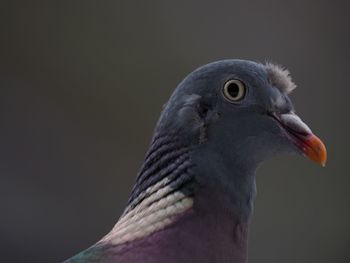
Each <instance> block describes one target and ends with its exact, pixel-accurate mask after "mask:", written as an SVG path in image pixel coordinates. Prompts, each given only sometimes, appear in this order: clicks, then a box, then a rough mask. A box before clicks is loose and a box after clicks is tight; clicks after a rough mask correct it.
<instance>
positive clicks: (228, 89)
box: [223, 79, 246, 102]
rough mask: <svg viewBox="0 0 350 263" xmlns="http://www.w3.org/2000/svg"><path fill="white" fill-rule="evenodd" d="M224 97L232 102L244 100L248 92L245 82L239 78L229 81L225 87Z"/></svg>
mask: <svg viewBox="0 0 350 263" xmlns="http://www.w3.org/2000/svg"><path fill="white" fill-rule="evenodd" d="M223 94H224V97H225V98H226V99H227V100H228V101H230V102H238V101H240V100H242V99H243V98H244V96H245V94H246V87H245V85H244V83H243V82H242V81H240V80H238V79H231V80H229V81H227V82H226V83H225V85H224V88H223Z"/></svg>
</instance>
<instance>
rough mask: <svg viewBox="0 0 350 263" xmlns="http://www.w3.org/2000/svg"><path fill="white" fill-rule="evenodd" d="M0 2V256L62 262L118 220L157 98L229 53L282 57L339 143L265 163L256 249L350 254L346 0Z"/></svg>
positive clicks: (309, 115) (301, 107)
mask: <svg viewBox="0 0 350 263" xmlns="http://www.w3.org/2000/svg"><path fill="white" fill-rule="evenodd" d="M0 6H1V7H0V9H1V11H0V30H1V41H0V211H1V214H0V248H1V249H0V262H60V261H62V260H64V259H65V258H67V257H70V256H72V255H73V254H75V253H76V252H78V251H80V250H82V249H84V248H86V247H88V246H89V245H91V244H93V243H94V242H95V241H97V240H98V239H99V238H100V237H102V236H103V235H104V234H105V233H107V232H108V231H109V230H110V229H111V227H112V226H113V225H114V223H115V222H116V220H117V218H118V217H119V215H120V214H121V212H122V210H123V207H124V205H125V202H126V200H127V198H128V195H129V192H130V189H131V186H132V184H133V182H134V179H135V176H136V173H137V171H138V168H139V166H140V164H141V163H142V160H143V156H144V153H145V151H146V149H147V146H148V143H149V140H150V136H151V134H152V130H153V127H154V125H155V122H156V120H157V118H158V116H159V113H160V110H161V108H162V105H163V104H164V103H165V102H166V100H167V98H168V97H169V95H170V94H171V92H172V90H173V89H174V88H175V87H176V85H177V84H178V83H179V81H181V80H182V78H184V77H185V76H186V74H188V73H189V72H191V71H192V70H193V69H195V68H196V67H198V66H200V65H202V64H205V63H208V62H211V61H214V60H218V59H223V58H244V59H252V60H257V61H265V60H266V59H269V60H272V61H276V62H279V63H281V64H283V65H285V66H287V67H288V68H289V69H290V71H291V72H292V76H293V78H294V80H295V82H296V83H297V84H298V86H299V88H298V89H297V90H296V91H295V92H294V93H293V95H292V99H293V101H294V103H295V106H296V109H297V111H298V113H299V115H300V116H301V117H302V118H303V119H304V121H305V122H306V123H308V124H309V125H310V126H311V127H312V128H313V130H314V132H315V133H316V134H317V135H318V136H319V137H321V138H322V139H323V140H324V142H325V143H326V145H327V147H328V152H329V162H328V165H327V167H326V168H324V169H322V168H321V167H319V166H317V165H316V164H314V163H312V162H310V161H309V160H306V159H305V158H302V157H298V156H283V157H280V158H276V159H274V160H271V161H269V162H267V163H266V164H265V165H263V166H262V167H261V168H260V170H259V171H258V175H257V180H258V196H257V201H256V211H255V216H254V220H253V223H252V228H251V233H250V251H249V254H250V262H251V263H258V262H259V263H264V262H284V263H289V262H293V263H294V262H308V263H310V262H318V263H321V262H337V263H338V262H340V263H342V262H344V263H345V262H350V251H349V249H350V190H349V184H350V173H349V166H348V165H349V163H350V158H349V148H350V145H349V132H350V125H349V116H348V115H349V109H350V106H349V94H350V87H349V79H348V77H349V76H350V67H349V62H348V60H349V55H350V51H349V46H350V36H349V33H350V32H349V22H350V18H349V11H350V8H349V2H348V1H337V0H334V1H316V0H315V1H289V2H287V1H278V0H276V1H255V2H254V1H165V0H162V1H160V0H159V1H87V0H78V1H74V0H70V1H2V2H1V5H0Z"/></svg>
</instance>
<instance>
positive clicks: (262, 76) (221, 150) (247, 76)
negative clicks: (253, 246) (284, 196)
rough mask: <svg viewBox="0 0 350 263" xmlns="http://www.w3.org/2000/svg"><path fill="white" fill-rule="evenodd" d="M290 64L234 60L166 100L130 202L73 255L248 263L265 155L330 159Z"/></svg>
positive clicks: (142, 262)
mask: <svg viewBox="0 0 350 263" xmlns="http://www.w3.org/2000/svg"><path fill="white" fill-rule="evenodd" d="M295 88H296V84H295V83H294V82H293V81H292V78H291V74H290V72H289V71H288V69H287V68H285V67H284V66H281V65H279V64H276V63H272V62H265V63H260V62H255V61H249V60H241V59H225V60H220V61H215V62H211V63H209V64H206V65H203V66H201V67H199V68H197V69H195V70H194V71H193V72H192V73H190V74H189V75H187V76H186V77H185V78H184V80H182V81H181V82H180V84H179V85H178V86H177V87H176V88H175V90H174V92H173V94H172V95H171V96H170V98H169V100H168V102H167V103H166V104H165V105H164V106H163V110H162V112H161V115H160V118H159V120H158V122H157V124H156V127H155V129H154V133H153V136H152V138H151V143H150V146H149V149H148V151H147V152H146V155H145V158H144V162H143V164H142V166H141V168H140V170H139V173H138V175H137V177H136V182H135V184H134V187H133V188H132V191H131V195H130V198H129V200H128V202H127V205H126V208H125V210H124V212H123V214H122V215H121V217H120V218H119V220H118V221H117V223H116V224H115V226H114V227H113V228H112V230H111V231H110V232H109V233H108V234H107V235H105V236H104V237H103V238H102V239H101V240H99V241H98V242H97V243H95V244H94V245H92V246H91V247H89V248H88V249H86V250H84V251H82V252H80V253H79V254H77V255H75V256H73V257H72V258H70V259H68V260H66V261H64V262H65V263H79V262H87V263H95V262H107V263H114V262H117V263H165V262H166V263H199V262H200V263H229V262H230V263H246V262H248V252H247V246H248V233H249V224H250V222H251V219H252V215H253V209H254V200H255V197H256V179H255V174H256V170H257V168H258V166H259V165H260V164H261V163H263V162H264V161H265V160H268V159H270V158H272V157H274V156H277V155H280V154H289V153H291V154H300V155H304V156H306V157H308V158H309V159H311V160H313V161H315V162H316V163H318V164H320V165H322V166H324V165H325V163H326V159H327V151H326V147H325V145H324V143H323V142H322V141H321V139H319V138H318V137H317V136H316V135H315V134H314V133H313V132H312V131H311V129H310V128H309V127H308V126H307V125H306V124H305V123H304V122H303V121H302V120H301V118H300V117H299V116H298V115H297V114H296V113H295V110H294V106H293V104H292V101H291V99H290V98H289V94H290V93H291V92H292V91H293V90H294V89H295Z"/></svg>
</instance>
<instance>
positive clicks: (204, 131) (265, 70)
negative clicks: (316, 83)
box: [158, 60, 326, 168]
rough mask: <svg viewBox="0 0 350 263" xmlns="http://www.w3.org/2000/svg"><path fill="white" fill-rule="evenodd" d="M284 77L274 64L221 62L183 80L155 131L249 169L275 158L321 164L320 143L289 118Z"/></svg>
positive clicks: (285, 73) (323, 153)
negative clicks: (295, 157) (175, 133)
mask: <svg viewBox="0 0 350 263" xmlns="http://www.w3.org/2000/svg"><path fill="white" fill-rule="evenodd" d="M294 88H295V84H294V83H293V82H292V80H291V78H290V76H289V72H288V71H287V70H286V69H283V68H282V67H280V66H277V65H274V64H265V65H264V64H259V63H255V62H251V61H246V60H223V61H218V62H214V63H211V64H208V65H205V66H203V67H201V68H199V69H197V70H195V71H194V72H192V73H191V74H190V75H188V76H187V77H186V78H185V79H184V80H183V81H182V82H181V83H180V84H179V86H178V87H177V89H176V90H175V92H174V94H173V95H172V96H171V98H170V100H169V102H168V103H167V105H166V108H165V110H164V111H163V114H162V116H161V118H160V121H159V125H158V128H159V129H160V130H163V131H164V129H165V130H167V131H180V133H181V134H182V135H183V136H184V137H186V138H187V139H188V140H190V142H191V144H192V145H201V146H200V148H201V149H203V151H209V152H211V153H213V154H216V155H218V156H220V157H221V158H223V160H226V161H227V162H228V163H235V164H236V165H237V164H239V165H240V166H241V167H242V166H247V167H250V168H254V167H256V166H257V165H258V164H259V163H261V162H262V161H264V160H266V159H267V158H270V157H272V156H274V155H276V154H280V153H301V154H303V155H305V156H308V157H309V158H310V159H312V160H314V161H316V162H318V163H320V164H321V165H324V164H325V161H326V150H325V147H324V145H323V143H322V142H321V141H320V139H318V138H317V137H316V136H315V135H313V133H312V132H311V130H310V128H308V126H307V125H306V124H305V123H303V122H302V120H301V119H300V118H299V117H298V116H297V115H296V114H295V113H294V108H293V104H292V102H291V100H290V98H289V97H288V94H289V93H290V92H291V91H292V90H293V89H294Z"/></svg>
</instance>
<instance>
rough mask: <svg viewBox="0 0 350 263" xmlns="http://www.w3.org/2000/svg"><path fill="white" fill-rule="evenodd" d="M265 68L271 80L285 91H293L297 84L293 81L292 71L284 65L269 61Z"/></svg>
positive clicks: (275, 85)
mask: <svg viewBox="0 0 350 263" xmlns="http://www.w3.org/2000/svg"><path fill="white" fill-rule="evenodd" d="M265 68H266V71H267V74H268V77H269V82H270V83H271V84H272V85H273V86H274V87H276V88H278V89H279V90H281V91H282V92H284V93H287V94H288V93H291V92H292V91H293V90H294V89H295V88H296V87H297V86H296V85H295V83H294V82H293V81H292V78H291V76H290V72H289V70H288V69H286V68H285V67H283V66H280V65H277V64H274V63H271V62H267V63H266V64H265Z"/></svg>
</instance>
